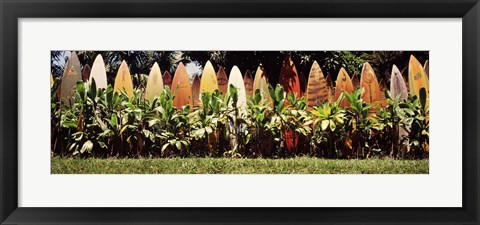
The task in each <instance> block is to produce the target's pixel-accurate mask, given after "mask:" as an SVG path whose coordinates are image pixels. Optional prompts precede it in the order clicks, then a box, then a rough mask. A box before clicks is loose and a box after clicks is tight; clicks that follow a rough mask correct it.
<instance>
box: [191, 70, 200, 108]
mask: <svg viewBox="0 0 480 225" xmlns="http://www.w3.org/2000/svg"><path fill="white" fill-rule="evenodd" d="M192 96H193V107H194V108H196V107H198V106H199V105H200V78H199V77H198V76H195V78H194V79H193V84H192Z"/></svg>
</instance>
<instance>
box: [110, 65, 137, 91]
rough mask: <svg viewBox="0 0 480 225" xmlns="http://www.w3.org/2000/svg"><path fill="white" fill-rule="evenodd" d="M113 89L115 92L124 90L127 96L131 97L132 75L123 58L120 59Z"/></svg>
mask: <svg viewBox="0 0 480 225" xmlns="http://www.w3.org/2000/svg"><path fill="white" fill-rule="evenodd" d="M113 90H114V91H116V92H121V91H123V90H125V92H126V93H127V95H128V97H129V98H131V97H133V83H132V76H131V75H130V70H129V69H128V65H127V63H126V62H125V60H123V61H122V64H120V67H119V68H118V72H117V76H116V77H115V84H114V85H113Z"/></svg>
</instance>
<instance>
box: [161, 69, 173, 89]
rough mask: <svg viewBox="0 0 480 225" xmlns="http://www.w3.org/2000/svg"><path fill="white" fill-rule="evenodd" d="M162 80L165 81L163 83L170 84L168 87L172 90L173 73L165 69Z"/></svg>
mask: <svg viewBox="0 0 480 225" xmlns="http://www.w3.org/2000/svg"><path fill="white" fill-rule="evenodd" d="M162 81H163V85H166V86H168V88H170V90H172V75H170V73H169V72H168V70H165V72H164V73H163V76H162Z"/></svg>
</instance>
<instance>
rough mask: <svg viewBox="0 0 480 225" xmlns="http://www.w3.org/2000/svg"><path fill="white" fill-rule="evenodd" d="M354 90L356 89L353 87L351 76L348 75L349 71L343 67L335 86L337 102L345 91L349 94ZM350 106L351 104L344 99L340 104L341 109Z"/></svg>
mask: <svg viewBox="0 0 480 225" xmlns="http://www.w3.org/2000/svg"><path fill="white" fill-rule="evenodd" d="M354 90H355V88H354V87H353V83H352V80H351V79H350V76H349V75H348V73H347V71H346V70H345V69H344V68H343V67H342V68H341V69H340V71H339V72H338V75H337V81H336V86H335V101H336V100H337V99H338V98H339V97H340V95H341V94H342V93H343V91H346V92H347V93H352V92H353V91H354ZM348 106H350V103H349V102H348V100H347V99H346V98H345V97H344V98H343V100H342V102H341V103H340V107H348Z"/></svg>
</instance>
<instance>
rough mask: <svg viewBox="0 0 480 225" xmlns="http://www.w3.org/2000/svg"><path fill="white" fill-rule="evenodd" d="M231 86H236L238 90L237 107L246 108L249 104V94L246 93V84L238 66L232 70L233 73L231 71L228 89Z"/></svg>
mask: <svg viewBox="0 0 480 225" xmlns="http://www.w3.org/2000/svg"><path fill="white" fill-rule="evenodd" d="M230 85H233V86H235V87H236V88H237V90H238V101H237V107H242V106H245V105H246V104H247V93H246V89H245V84H244V81H243V78H242V73H241V72H240V69H238V67H237V66H234V67H233V68H232V71H230V78H229V79H228V87H230ZM229 91H230V89H229Z"/></svg>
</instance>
